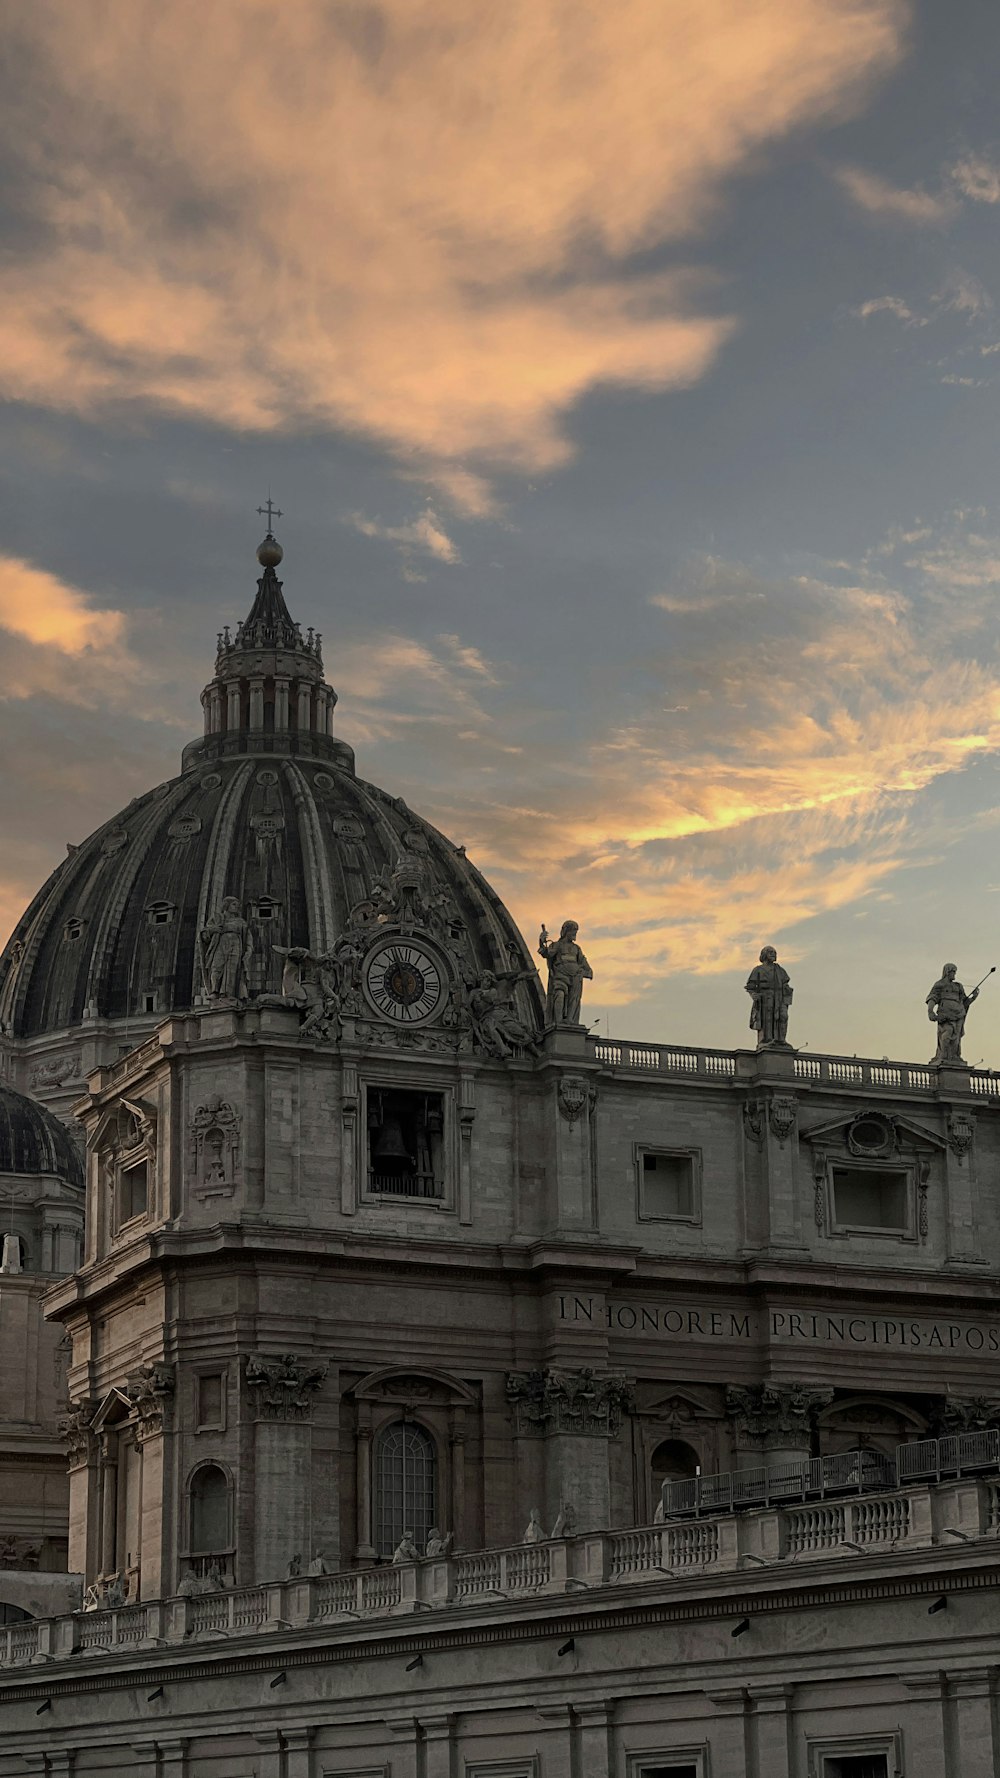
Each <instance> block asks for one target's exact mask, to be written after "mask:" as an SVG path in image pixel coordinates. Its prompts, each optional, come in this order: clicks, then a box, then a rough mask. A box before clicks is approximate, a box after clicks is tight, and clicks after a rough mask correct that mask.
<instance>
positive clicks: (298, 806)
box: [0, 563, 541, 1042]
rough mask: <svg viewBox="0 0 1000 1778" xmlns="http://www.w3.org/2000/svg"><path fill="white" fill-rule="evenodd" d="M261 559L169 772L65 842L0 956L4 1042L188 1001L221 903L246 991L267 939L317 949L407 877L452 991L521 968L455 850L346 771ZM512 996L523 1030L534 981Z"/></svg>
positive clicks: (274, 981)
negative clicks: (239, 939) (235, 920)
mask: <svg viewBox="0 0 1000 1778" xmlns="http://www.w3.org/2000/svg"><path fill="white" fill-rule="evenodd" d="M262 566H263V568H264V572H263V575H262V577H261V579H260V580H259V581H258V590H257V597H256V599H255V600H254V602H253V606H252V609H251V612H250V615H249V617H248V618H247V619H246V621H245V622H244V623H243V624H241V625H240V626H239V627H238V629H237V631H236V634H235V637H233V638H231V637H230V636H229V634H228V632H223V633H222V634H221V635H220V638H219V652H218V656H217V659H216V672H215V677H214V679H213V680H212V681H211V683H210V684H209V685H208V686H207V687H206V689H205V691H204V692H203V694H202V705H203V708H204V711H205V734H204V736H203V738H202V739H200V740H199V741H197V742H192V743H191V744H190V745H189V746H188V747H187V748H185V750H184V759H183V767H184V769H183V770H182V772H181V773H180V775H179V776H178V777H176V778H173V779H171V780H170V782H169V783H166V784H160V785H158V786H157V788H156V789H155V790H151V791H149V793H148V794H147V795H145V796H141V797H138V798H136V800H135V801H134V802H132V803H130V804H129V806H128V808H127V809H124V810H123V811H122V812H121V813H120V814H119V815H116V816H115V817H114V818H113V819H112V820H110V821H108V822H106V823H105V825H104V826H103V827H101V828H99V829H98V831H97V832H96V833H94V834H92V835H91V836H90V838H89V839H87V840H85V841H84V842H83V844H82V845H79V846H77V847H75V848H74V850H73V851H72V853H71V854H70V856H69V857H68V858H66V859H65V860H64V861H63V862H62V863H61V864H60V865H59V867H58V869H57V870H55V871H54V872H53V874H52V876H51V877H50V878H49V880H48V882H47V883H46V884H45V886H44V887H43V888H42V889H41V890H40V891H39V893H38V895H37V896H36V897H35V899H34V901H33V902H32V904H31V906H30V907H29V908H28V910H27V912H26V913H25V915H24V916H23V918H22V919H21V920H20V921H19V922H18V924H17V926H16V928H15V930H14V933H13V934H12V936H11V938H10V940H9V941H8V944H7V946H6V949H5V951H4V953H3V956H2V958H0V1031H2V1032H3V1033H4V1034H6V1035H7V1036H8V1037H12V1038H15V1039H17V1038H27V1039H30V1038H37V1037H41V1036H43V1035H45V1034H54V1033H56V1032H65V1031H67V1030H68V1029H72V1028H74V1027H78V1026H80V1025H85V1024H86V1023H87V1022H88V1021H100V1020H109V1021H113V1022H116V1021H126V1022H127V1024H128V1033H129V1036H130V1037H131V1040H132V1041H133V1042H135V1041H138V1038H139V1036H140V1035H141V1031H142V1028H143V1024H144V1021H148V1024H149V1025H151V1024H153V1023H155V1021H156V1019H157V1018H162V1017H163V1016H164V1015H165V1014H167V1013H169V1012H171V1011H182V1010H187V1009H188V1008H190V1007H192V1006H194V1005H198V1004H199V1003H200V1001H201V998H202V989H203V983H202V965H201V950H200V944H199V940H200V935H201V934H202V932H203V930H204V928H205V926H206V923H207V922H209V921H211V920H213V919H215V918H216V917H217V916H218V915H219V912H220V909H221V907H222V903H223V900H224V898H226V897H235V899H236V900H237V901H238V903H239V906H240V913H241V915H242V916H243V918H244V919H245V920H246V921H247V922H248V925H249V928H250V939H251V944H250V956H249V963H248V970H247V974H248V978H249V983H248V985H249V992H250V995H251V996H255V995H258V994H261V993H275V992H277V991H279V990H280V987H281V963H282V959H281V956H280V955H279V954H277V953H276V951H275V947H276V946H282V947H284V946H303V947H306V948H308V949H309V950H310V951H313V952H315V953H319V952H325V951H327V950H329V949H330V948H331V947H332V946H333V945H334V944H335V943H336V941H337V940H338V939H339V938H340V937H341V936H342V934H343V933H344V932H345V931H346V930H347V929H348V927H349V926H350V925H351V924H352V915H353V916H354V921H353V923H355V924H356V923H357V911H358V910H359V909H362V910H363V909H364V907H365V904H366V903H368V902H370V901H371V898H372V897H373V896H374V897H375V898H376V900H377V898H378V896H379V894H380V893H381V894H382V895H383V896H384V895H385V892H386V885H387V884H389V883H391V881H392V880H393V879H394V878H395V879H396V880H397V881H398V880H400V877H401V873H402V877H404V878H405V877H406V874H407V871H409V872H410V874H411V875H412V874H413V872H414V871H415V872H416V878H417V879H418V880H419V882H420V885H421V889H420V895H421V905H422V906H424V907H429V906H436V907H437V909H438V910H440V917H439V923H440V920H444V921H446V922H447V930H446V931H445V933H444V937H445V939H446V940H447V949H448V953H449V955H450V956H451V958H452V965H453V968H454V969H456V970H457V971H458V972H459V973H460V974H461V975H463V976H464V977H465V979H466V980H467V981H472V980H474V979H477V978H478V977H480V976H481V975H482V974H483V972H484V971H486V970H490V969H491V970H494V971H498V970H509V969H511V968H513V967H516V968H518V969H520V970H524V969H530V968H531V967H532V963H531V958H530V956H529V955H528V953H527V950H526V948H525V945H524V941H523V939H522V938H521V936H520V934H519V933H518V931H517V928H516V927H515V925H514V923H513V921H512V919H511V917H510V915H509V914H508V913H507V911H506V909H505V908H504V906H503V904H502V902H501V901H500V899H499V897H498V896H497V895H496V894H495V893H494V891H493V890H492V889H491V888H490V886H489V884H488V883H487V882H486V881H485V880H484V878H483V877H482V876H481V875H480V873H479V872H478V871H477V870H476V869H475V867H474V866H473V865H472V864H471V863H470V862H469V860H468V859H467V858H466V857H465V854H464V850H460V849H458V848H456V847H455V846H454V845H452V844H451V843H450V842H449V841H448V840H447V839H445V838H444V836H443V835H442V834H440V833H438V832H437V831H436V829H435V828H433V827H431V826H430V825H429V824H428V823H427V822H426V821H423V820H421V819H420V817H418V816H416V815H414V814H413V813H411V811H410V810H409V809H408V808H407V807H406V805H405V803H403V802H401V801H400V800H399V799H398V798H394V797H392V796H389V795H387V794H386V792H385V791H382V790H379V789H376V788H375V787H374V786H373V785H371V784H367V783H364V782H363V781H362V780H361V779H359V778H358V777H356V775H355V772H354V756H353V753H352V752H351V749H350V748H349V747H348V746H346V744H345V743H344V742H342V741H338V740H336V739H335V738H334V737H333V735H332V733H331V732H330V723H331V718H332V711H333V705H334V702H335V699H336V694H335V693H334V691H333V690H332V687H330V686H328V685H326V684H325V683H324V681H323V676H322V675H323V668H322V660H321V656H320V638H319V637H318V636H314V635H313V632H312V631H311V630H310V631H309V633H308V636H307V637H305V638H303V636H302V633H301V631H300V629H299V626H298V625H297V624H296V623H294V621H293V620H292V618H291V617H290V615H289V613H288V609H287V606H286V605H285V602H284V598H283V595H282V590H281V583H280V581H278V580H277V579H276V577H275V573H274V567H273V566H272V565H269V564H268V563H263V564H262ZM518 993H519V995H524V996H525V1001H526V1002H530V1004H531V1015H532V1020H533V1022H535V1023H536V1024H538V1023H540V1009H541V998H540V988H539V987H538V986H537V985H536V984H533V983H530V982H529V983H527V984H523V985H522V987H521V988H520V989H519V990H518ZM136 1021H138V1022H139V1029H138V1031H137V1029H136ZM146 1028H148V1025H147V1026H146Z"/></svg>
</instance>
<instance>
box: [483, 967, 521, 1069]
mask: <svg viewBox="0 0 1000 1778" xmlns="http://www.w3.org/2000/svg"><path fill="white" fill-rule="evenodd" d="M534 973H535V972H534V970H533V969H510V970H507V971H506V973H505V974H503V975H495V974H494V972H493V970H492V969H487V970H486V972H485V973H484V975H483V978H482V981H481V982H480V983H479V985H478V987H475V988H470V990H469V1012H470V1013H471V1015H472V1029H473V1033H474V1035H475V1036H476V1038H477V1039H478V1040H479V1043H480V1044H481V1045H482V1047H483V1049H484V1050H487V1051H488V1052H489V1054H490V1055H491V1056H499V1057H501V1059H503V1058H505V1057H507V1056H512V1055H513V1054H514V1052H515V1050H518V1049H522V1050H527V1051H529V1053H530V1054H531V1055H533V1056H534V1055H537V1054H538V1047H537V1045H536V1043H535V1038H534V1033H533V1032H532V1031H531V1030H530V1028H529V1027H528V1026H527V1025H526V1024H525V1023H524V1020H523V1019H522V1018H520V1016H519V1015H518V1012H517V1009H516V1007H515V1005H514V1001H513V998H512V992H513V988H514V985H515V983H516V982H527V981H530V980H531V977H532V976H533V975H534Z"/></svg>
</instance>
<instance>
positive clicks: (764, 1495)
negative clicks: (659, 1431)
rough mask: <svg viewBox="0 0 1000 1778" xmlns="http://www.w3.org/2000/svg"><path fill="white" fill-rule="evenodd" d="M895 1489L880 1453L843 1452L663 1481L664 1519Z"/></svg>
mask: <svg viewBox="0 0 1000 1778" xmlns="http://www.w3.org/2000/svg"><path fill="white" fill-rule="evenodd" d="M895 1486H896V1465H895V1464H894V1462H893V1460H892V1458H891V1457H886V1456H884V1455H883V1453H882V1452H881V1451H841V1452H838V1453H837V1454H836V1455H835V1456H833V1457H813V1458H809V1459H805V1460H800V1461H796V1462H792V1463H778V1464H774V1465H773V1466H772V1467H771V1468H766V1467H765V1466H764V1465H763V1464H759V1465H758V1464H755V1465H754V1467H753V1468H752V1469H733V1470H726V1471H723V1472H722V1473H721V1474H719V1475H699V1476H691V1477H688V1478H685V1479H684V1480H681V1481H675V1482H664V1484H663V1491H662V1498H663V1517H664V1519H665V1520H666V1519H672V1518H679V1517H691V1516H693V1517H695V1518H697V1517H700V1516H701V1515H702V1514H703V1513H732V1512H741V1511H746V1510H747V1509H748V1508H750V1507H762V1506H780V1505H782V1504H784V1503H785V1502H787V1501H794V1500H808V1499H810V1498H816V1499H820V1500H822V1499H823V1498H824V1496H826V1495H827V1494H846V1493H853V1494H862V1493H867V1492H870V1491H871V1490H873V1489H879V1488H894V1487H895Z"/></svg>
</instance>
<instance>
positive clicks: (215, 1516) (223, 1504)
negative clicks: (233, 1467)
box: [191, 1463, 230, 1556]
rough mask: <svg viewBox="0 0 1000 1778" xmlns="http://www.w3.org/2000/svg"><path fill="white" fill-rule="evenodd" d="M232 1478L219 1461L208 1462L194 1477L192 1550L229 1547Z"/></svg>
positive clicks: (214, 1550)
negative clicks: (230, 1484)
mask: <svg viewBox="0 0 1000 1778" xmlns="http://www.w3.org/2000/svg"><path fill="white" fill-rule="evenodd" d="M229 1544H230V1537H229V1480H228V1477H227V1476H226V1472H225V1470H224V1469H220V1468H219V1466H218V1464H217V1463H206V1464H204V1465H203V1467H202V1468H201V1469H198V1470H196V1471H195V1473H194V1475H193V1476H192V1478H191V1554H192V1555H193V1556H209V1555H216V1554H218V1553H219V1551H221V1550H228V1548H229Z"/></svg>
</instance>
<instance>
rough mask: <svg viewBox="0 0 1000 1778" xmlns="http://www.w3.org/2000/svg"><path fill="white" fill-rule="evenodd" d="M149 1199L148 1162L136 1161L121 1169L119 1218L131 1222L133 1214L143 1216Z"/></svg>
mask: <svg viewBox="0 0 1000 1778" xmlns="http://www.w3.org/2000/svg"><path fill="white" fill-rule="evenodd" d="M148 1200H149V1162H148V1161H137V1162H136V1163H135V1165H134V1166H132V1167H123V1168H122V1171H121V1218H120V1220H121V1221H122V1222H131V1220H132V1218H133V1216H145V1214H146V1211H147V1209H148Z"/></svg>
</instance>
